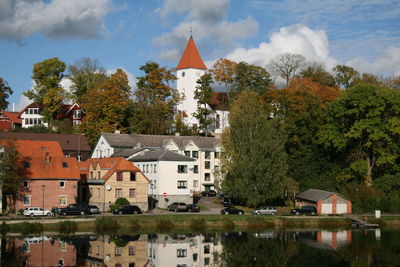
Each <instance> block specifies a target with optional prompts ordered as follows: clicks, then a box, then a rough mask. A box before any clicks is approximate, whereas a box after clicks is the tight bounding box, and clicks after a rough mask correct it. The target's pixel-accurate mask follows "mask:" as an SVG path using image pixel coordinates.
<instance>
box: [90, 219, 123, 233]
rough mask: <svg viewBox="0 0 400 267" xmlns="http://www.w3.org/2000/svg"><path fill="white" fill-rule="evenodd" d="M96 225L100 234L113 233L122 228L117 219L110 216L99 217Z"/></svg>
mask: <svg viewBox="0 0 400 267" xmlns="http://www.w3.org/2000/svg"><path fill="white" fill-rule="evenodd" d="M95 225H96V232H97V233H99V234H112V233H115V232H116V231H117V230H118V229H119V228H120V225H119V223H118V222H117V221H116V220H113V219H111V218H108V217H101V218H97V219H96V221H95Z"/></svg>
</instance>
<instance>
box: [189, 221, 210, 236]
mask: <svg viewBox="0 0 400 267" xmlns="http://www.w3.org/2000/svg"><path fill="white" fill-rule="evenodd" d="M189 227H190V230H192V231H193V232H197V233H198V232H203V231H204V229H206V227H207V223H206V221H205V220H204V218H196V217H195V218H192V219H191V220H190V222H189Z"/></svg>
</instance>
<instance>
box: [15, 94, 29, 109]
mask: <svg viewBox="0 0 400 267" xmlns="http://www.w3.org/2000/svg"><path fill="white" fill-rule="evenodd" d="M32 102H33V101H32V100H30V99H29V98H27V97H26V96H24V95H23V94H22V95H21V96H20V97H19V102H18V104H17V105H15V111H22V110H23V109H24V108H25V107H26V106H27V105H29V104H30V103H32Z"/></svg>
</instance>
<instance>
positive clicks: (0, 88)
mask: <svg viewBox="0 0 400 267" xmlns="http://www.w3.org/2000/svg"><path fill="white" fill-rule="evenodd" d="M12 93H13V91H12V90H11V87H10V86H8V83H7V81H5V80H3V78H1V77H0V110H5V109H7V107H8V104H9V103H8V101H7V99H8V98H9V97H10V95H12Z"/></svg>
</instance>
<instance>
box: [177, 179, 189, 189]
mask: <svg viewBox="0 0 400 267" xmlns="http://www.w3.org/2000/svg"><path fill="white" fill-rule="evenodd" d="M186 188H187V181H178V189H186Z"/></svg>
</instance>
